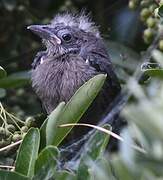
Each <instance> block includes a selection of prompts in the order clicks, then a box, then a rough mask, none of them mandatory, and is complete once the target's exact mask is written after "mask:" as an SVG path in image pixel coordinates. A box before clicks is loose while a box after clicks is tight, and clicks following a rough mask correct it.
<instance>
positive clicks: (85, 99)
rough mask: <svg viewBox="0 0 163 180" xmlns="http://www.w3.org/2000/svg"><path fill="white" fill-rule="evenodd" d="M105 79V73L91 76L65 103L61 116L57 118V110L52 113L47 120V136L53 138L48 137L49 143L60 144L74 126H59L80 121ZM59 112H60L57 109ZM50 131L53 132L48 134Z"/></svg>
mask: <svg viewBox="0 0 163 180" xmlns="http://www.w3.org/2000/svg"><path fill="white" fill-rule="evenodd" d="M105 79H106V75H104V74H99V75H97V76H95V77H93V78H91V79H90V80H89V81H88V82H86V83H85V84H84V85H83V86H81V87H80V88H79V89H78V90H77V91H76V93H75V94H74V95H73V97H72V98H71V99H70V100H69V102H68V103H67V104H66V105H65V107H64V109H63V110H62V113H61V115H60V116H59V117H57V118H56V116H54V115H56V114H55V113H54V111H55V110H54V111H53V112H52V113H51V114H50V116H49V119H48V122H47V129H46V132H47V134H46V137H47V138H48V137H51V138H52V137H53V138H52V139H49V138H48V143H47V144H53V145H55V146H58V145H59V144H60V143H61V142H62V140H63V139H64V138H65V136H66V135H67V134H68V133H69V132H70V131H71V129H72V128H73V127H68V128H59V127H58V126H59V125H61V124H67V123H76V122H78V121H79V119H80V118H81V117H82V115H83V114H84V112H85V111H86V110H87V109H88V107H89V105H90V104H91V103H92V101H93V100H94V99H95V97H96V96H97V94H98V92H99V91H100V89H101V87H102V86H103V84H104V81H105ZM62 106H63V105H62ZM53 113H54V115H53ZM57 113H59V112H58V111H57ZM48 123H50V124H53V126H51V125H50V124H49V125H48ZM49 132H50V133H53V134H52V135H48V133H49Z"/></svg>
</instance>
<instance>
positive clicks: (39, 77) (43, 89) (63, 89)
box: [32, 55, 97, 101]
mask: <svg viewBox="0 0 163 180" xmlns="http://www.w3.org/2000/svg"><path fill="white" fill-rule="evenodd" d="M96 74H97V71H96V69H95V68H93V67H91V66H90V65H89V62H88V61H85V60H84V59H82V58H81V57H80V56H77V55H76V56H74V55H72V56H71V55H69V56H65V57H62V58H57V59H53V60H48V59H47V60H46V59H45V62H44V63H43V64H40V65H39V66H37V68H36V69H34V70H32V85H33V87H34V89H35V90H36V92H37V94H38V96H39V97H40V98H45V97H47V98H48V97H51V98H52V97H53V98H55V99H58V101H68V100H69V99H70V97H71V96H72V95H73V94H74V92H75V91H76V90H77V89H78V88H79V87H80V86H81V85H82V84H83V83H84V82H86V81H87V80H89V79H90V78H91V77H93V76H94V75H96Z"/></svg>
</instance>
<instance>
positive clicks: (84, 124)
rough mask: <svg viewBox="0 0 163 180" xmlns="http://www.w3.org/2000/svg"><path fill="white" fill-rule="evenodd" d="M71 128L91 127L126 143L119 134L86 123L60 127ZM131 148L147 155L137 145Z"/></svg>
mask: <svg viewBox="0 0 163 180" xmlns="http://www.w3.org/2000/svg"><path fill="white" fill-rule="evenodd" d="M69 126H86V127H91V128H94V129H97V130H99V131H102V132H104V133H106V134H109V135H111V136H112V137H114V138H116V139H118V140H119V141H121V142H124V139H123V138H122V137H121V136H119V135H118V134H116V133H114V132H112V131H110V130H107V129H105V128H103V127H100V126H96V125H93V124H86V123H77V124H75V123H70V124H62V125H59V127H69ZM130 146H131V147H132V148H133V149H135V150H137V151H139V152H141V153H146V151H145V150H144V149H142V148H141V147H139V146H136V145H133V144H132V145H130Z"/></svg>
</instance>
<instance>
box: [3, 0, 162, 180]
mask: <svg viewBox="0 0 163 180" xmlns="http://www.w3.org/2000/svg"><path fill="white" fill-rule="evenodd" d="M104 2H105V0H103V1H100V2H98V3H95V2H94V3H93V4H92V3H89V2H88V0H84V1H81V2H78V1H76V0H72V1H65V0H62V1H59V0H57V1H55V3H54V1H46V3H44V2H43V1H39V3H36V5H37V6H38V7H35V3H33V2H32V1H21V0H12V1H8V0H6V1H5V0H3V1H2V2H0V10H2V11H1V13H2V15H3V17H4V20H3V23H1V24H2V26H1V27H0V30H3V31H2V36H1V38H0V45H1V43H2V44H3V45H4V47H5V48H4V49H3V50H2V51H1V52H0V56H1V59H2V61H1V65H2V67H1V66H0V98H1V102H3V103H0V126H1V127H0V154H1V155H2V156H1V157H0V164H1V165H0V167H1V170H0V179H6V180H8V179H9V180H10V179H29V180H30V179H31V180H35V179H36V180H37V179H38V180H39V179H57V180H60V179H61V180H69V179H71V180H76V179H79V180H80V179H81V180H82V179H83V177H84V179H88V180H91V179H95V180H96V179H97V180H98V179H104V180H105V179H106V180H108V179H112V180H116V179H122V180H123V179H125V180H126V179H127V180H131V179H142V180H148V179H149V180H150V179H163V168H162V167H163V131H162V127H163V121H162V117H163V113H162V108H163V103H162V102H163V93H162V92H163V83H162V78H163V62H162V59H163V53H162V52H161V51H162V50H163V40H162V36H161V34H162V14H163V13H162V9H163V8H162V6H163V4H162V1H154V0H143V1H140V0H130V1H129V7H130V9H134V10H136V9H139V10H140V19H141V21H142V22H143V24H144V26H145V27H147V29H146V30H144V33H143V38H144V42H145V43H147V44H148V45H149V50H147V52H144V54H145V56H143V55H140V53H137V52H135V51H133V50H131V49H130V48H128V47H126V46H124V45H122V44H120V43H119V42H118V43H117V42H113V41H108V40H106V44H107V47H108V51H109V53H110V55H111V58H112V61H113V62H114V64H115V65H116V71H117V74H118V77H119V79H120V81H121V83H122V86H124V88H123V90H124V91H125V90H126V89H127V95H128V94H129V96H128V97H131V98H130V100H129V101H128V102H126V103H127V104H126V106H125V108H124V109H123V111H122V112H121V116H122V117H123V118H124V119H125V120H126V121H127V123H128V125H127V126H126V127H125V128H124V129H123V130H122V132H121V139H122V141H121V142H119V150H118V151H117V152H115V153H111V152H106V149H107V145H108V144H109V139H110V137H109V136H110V135H109V134H106V133H104V132H100V131H99V130H93V131H91V133H90V134H88V136H86V138H87V141H86V142H85V144H84V145H83V146H82V148H81V149H80V150H79V152H78V154H79V155H80V156H79V157H78V158H77V159H75V157H74V158H72V160H71V161H68V160H67V162H66V163H65V164H63V159H64V158H65V157H64V154H63V153H62V148H61V146H60V144H61V143H63V141H64V140H65V138H66V136H67V135H68V133H69V132H70V131H71V129H72V126H71V127H70V126H69V127H60V125H62V124H66V123H77V122H78V121H79V120H80V117H81V116H82V115H83V114H84V112H85V111H86V110H87V108H88V107H89V105H90V104H91V102H92V101H93V100H94V98H95V97H96V95H97V94H98V92H99V91H100V89H101V87H102V85H103V83H104V80H105V78H106V76H105V75H98V76H95V77H94V78H92V79H91V80H89V81H88V82H87V83H85V84H84V85H83V86H82V87H81V88H80V89H79V90H78V91H77V92H76V93H75V95H74V96H73V97H72V99H71V100H70V101H69V102H68V103H67V104H65V103H64V102H61V103H60V104H59V105H58V106H57V108H56V109H55V110H54V111H53V112H52V113H51V114H50V115H49V116H48V117H47V118H46V119H45V118H44V117H43V118H42V119H43V120H44V123H43V124H42V126H41V127H39V125H38V124H37V122H36V120H37V118H38V117H35V116H33V114H34V115H35V114H36V113H37V112H40V109H39V108H38V107H39V106H38V104H37V100H36V97H35V96H34V95H33V94H32V92H31V90H30V88H29V87H28V86H29V85H30V80H29V77H30V71H29V70H27V69H29V63H31V62H29V59H32V58H31V57H32V56H33V54H34V53H35V52H36V51H37V50H38V49H39V47H40V46H39V44H38V43H36V42H34V41H32V39H33V37H32V36H31V35H30V34H27V33H24V32H23V31H22V30H21V29H24V27H26V26H27V25H28V24H32V23H38V22H39V23H40V22H41V23H46V22H48V21H49V18H51V17H52V16H53V14H54V13H56V12H58V11H59V12H62V11H64V10H67V9H69V8H71V9H72V10H73V11H76V9H78V8H79V9H80V8H81V6H82V5H83V3H85V4H87V5H88V7H89V6H91V7H92V12H95V13H94V17H95V18H96V20H97V21H99V22H101V25H103V27H104V26H106V27H107V28H108V26H107V25H106V20H107V17H108V16H103V13H102V12H104V9H102V7H104V6H105V3H104ZM107 3H108V1H107ZM109 3H112V2H109ZM138 7H139V8H138ZM100 8H101V9H100ZM155 8H157V9H156V10H155ZM40 9H41V10H42V11H40ZM45 9H46V10H45ZM97 9H98V11H97ZM116 10H117V8H116ZM100 13H102V15H100V16H101V17H100V16H99V14H100ZM96 14H98V16H99V17H97V15H96ZM17 17H19V21H18V22H17V23H15V21H14V20H15V19H17ZM47 17H48V18H47ZM41 19H43V20H42V21H41ZM103 19H105V20H104V21H103ZM123 20H125V19H123ZM0 21H2V19H0ZM14 23H15V24H14ZM11 27H13V28H14V29H12V28H11ZM7 28H8V30H7V31H6V29H7ZM4 29H5V30H4ZM132 29H134V28H132ZM120 33H121V32H119V34H120ZM13 34H14V36H13ZM131 34H132V33H131ZM127 35H129V33H127ZM157 36H159V37H157ZM136 45H137V44H136ZM137 46H139V44H138V45H137ZM143 48H144V47H143ZM24 49H25V50H26V49H27V51H24ZM138 49H139V48H137V49H136V50H138ZM27 54H28V55H27ZM29 56H30V57H29ZM11 57H16V59H14V58H11ZM6 58H9V59H10V58H11V61H10V60H6V61H5V59H6ZM19 59H21V61H19ZM27 59H28V60H27ZM147 61H148V62H147ZM3 67H4V68H3ZM4 69H6V70H7V73H6V71H5V70H4ZM140 82H141V85H140V84H139V83H140ZM12 88H14V90H11V89H12ZM10 91H11V92H15V93H16V100H15V101H13V99H14V96H15V94H14V93H13V94H14V95H13V94H12V93H11V92H10ZM125 92H126V91H125ZM88 93H89V96H87V94H88ZM131 95H132V96H131ZM19 101H20V102H19ZM21 101H22V103H21ZM2 104H5V106H4V105H2ZM25 104H27V105H25ZM15 105H16V106H17V107H16V108H15V107H14V106H15ZM20 107H23V111H22V110H21V108H20ZM116 108H119V106H118V105H115V108H114V109H116ZM10 112H15V115H13V114H12V113H10ZM31 114H32V116H31ZM38 119H39V121H40V119H41V118H40V116H39V118H38ZM76 128H77V127H76ZM103 128H105V129H107V130H111V129H112V128H111V126H110V125H109V124H104V125H103ZM18 144H20V146H19V149H18ZM17 149H18V153H16V151H17ZM15 156H16V158H15ZM74 156H75V155H74ZM3 159H4V161H3ZM13 159H14V160H15V162H13ZM11 160H12V161H11ZM64 160H65V159H64ZM10 161H11V162H10ZM13 164H14V166H9V167H8V166H7V169H6V166H5V165H13ZM2 165H3V166H2ZM4 168H5V169H6V170H3V169H4ZM10 168H11V169H12V171H10V170H9V169H10Z"/></svg>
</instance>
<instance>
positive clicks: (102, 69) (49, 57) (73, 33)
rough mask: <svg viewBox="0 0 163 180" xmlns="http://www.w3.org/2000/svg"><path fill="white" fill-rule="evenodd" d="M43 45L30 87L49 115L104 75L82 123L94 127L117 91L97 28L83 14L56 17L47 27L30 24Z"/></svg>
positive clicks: (114, 78)
mask: <svg viewBox="0 0 163 180" xmlns="http://www.w3.org/2000/svg"><path fill="white" fill-rule="evenodd" d="M28 29H30V30H32V31H33V32H34V33H36V34H37V35H39V36H40V37H41V38H42V39H43V43H44V44H45V46H46V50H45V51H41V52H39V53H38V54H37V55H36V58H35V60H34V62H33V65H32V66H33V69H32V86H33V88H34V90H35V91H36V93H37V95H38V97H39V98H40V99H41V101H42V103H43V106H44V107H45V109H46V111H47V113H48V114H49V113H50V112H51V111H52V110H53V109H54V108H55V107H56V106H57V105H58V104H59V102H61V101H65V102H67V101H68V100H69V99H70V98H71V97H72V95H73V94H74V93H75V91H76V90H77V89H78V88H79V87H80V86H81V85H82V84H83V83H85V82H86V81H88V80H89V79H90V78H92V77H93V76H95V75H97V74H100V73H104V74H107V80H106V82H105V84H104V86H103V89H102V90H101V92H100V94H99V95H98V96H97V98H96V99H95V101H94V102H93V104H92V105H91V107H90V108H89V110H88V111H87V113H86V114H85V115H84V116H83V118H82V120H83V121H85V122H90V123H93V124H95V123H96V122H98V121H99V119H100V118H101V117H102V115H103V114H104V112H105V110H106V109H107V108H108V107H109V105H110V104H111V103H112V102H113V100H114V99H115V97H116V96H117V95H118V94H119V92H120V85H119V82H118V80H117V77H116V75H115V73H114V71H113V67H112V64H111V62H110V58H109V55H108V53H107V50H106V47H105V45H104V42H103V40H102V38H101V36H100V33H99V31H98V28H97V27H96V26H95V24H94V23H93V22H91V21H90V19H89V17H88V16H85V15H83V14H81V15H79V16H76V15H72V14H63V15H57V16H56V17H55V18H54V19H53V20H52V21H51V24H48V25H31V26H29V27H28Z"/></svg>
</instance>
